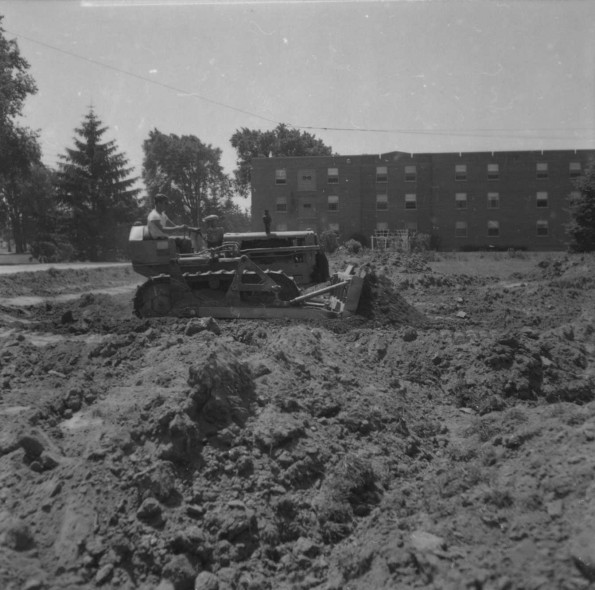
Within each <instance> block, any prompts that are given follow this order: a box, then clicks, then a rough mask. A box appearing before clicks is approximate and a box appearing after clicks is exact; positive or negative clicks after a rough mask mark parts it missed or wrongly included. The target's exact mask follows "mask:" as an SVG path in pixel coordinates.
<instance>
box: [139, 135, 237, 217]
mask: <svg viewBox="0 0 595 590" xmlns="http://www.w3.org/2000/svg"><path fill="white" fill-rule="evenodd" d="M143 149H144V152H145V157H144V160H143V179H144V181H145V184H146V186H147V191H148V193H149V196H150V197H154V196H155V195H156V194H157V193H164V194H166V195H167V196H168V197H169V199H170V212H171V214H172V215H174V216H175V217H177V218H178V219H179V220H180V221H186V222H188V223H189V224H190V225H193V226H198V225H200V222H201V221H202V219H204V217H205V216H206V215H209V214H219V213H221V212H222V210H223V209H225V202H226V200H228V199H229V197H230V196H231V183H230V181H229V178H228V177H227V175H226V174H225V173H224V171H223V168H222V166H221V163H220V160H221V150H220V149H219V148H215V147H213V146H211V145H207V144H204V143H203V142H202V141H201V140H200V139H199V138H198V137H196V136H194V135H182V136H178V135H175V134H173V133H172V134H169V135H166V134H164V133H161V132H160V131H158V130H157V129H154V130H153V131H151V132H150V134H149V138H148V139H147V140H145V142H144V144H143Z"/></svg>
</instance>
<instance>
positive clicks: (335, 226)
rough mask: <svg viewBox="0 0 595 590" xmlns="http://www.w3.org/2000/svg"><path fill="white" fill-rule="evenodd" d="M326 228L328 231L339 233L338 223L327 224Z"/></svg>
mask: <svg viewBox="0 0 595 590" xmlns="http://www.w3.org/2000/svg"><path fill="white" fill-rule="evenodd" d="M328 228H329V230H330V231H334V232H337V233H339V224H338V223H329V224H328Z"/></svg>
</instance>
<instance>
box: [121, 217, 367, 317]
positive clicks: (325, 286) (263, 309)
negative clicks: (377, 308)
mask: <svg viewBox="0 0 595 590" xmlns="http://www.w3.org/2000/svg"><path fill="white" fill-rule="evenodd" d="M129 249H130V256H131V260H132V267H133V269H134V270H135V271H136V272H137V273H139V274H141V275H143V276H145V277H147V278H148V280H147V281H146V282H145V283H144V284H142V285H141V286H140V287H139V288H138V289H137V292H136V295H135V297H134V312H135V313H136V315H137V316H139V317H159V316H182V317H186V316H194V317H206V316H210V317H216V318H255V319H256V318H315V317H339V316H342V315H349V314H353V313H355V311H356V309H357V306H358V302H359V297H360V293H361V289H362V285H363V280H364V275H363V273H362V272H356V270H355V269H354V268H353V267H348V268H347V269H346V270H345V272H342V273H337V274H335V275H333V276H332V277H329V272H328V260H327V258H326V256H325V255H324V253H323V252H322V250H321V249H320V246H319V245H318V240H317V237H316V234H315V233H314V232H311V231H302V232H277V233H271V234H265V233H244V234H225V236H224V241H223V245H222V246H220V247H218V248H211V249H207V250H202V251H200V252H193V253H191V254H180V253H179V252H177V250H176V243H175V240H174V239H172V238H168V239H164V240H152V239H149V238H148V236H147V232H146V228H145V227H143V226H140V225H138V226H134V227H132V229H131V231H130V236H129ZM329 279H330V280H329ZM325 282H326V283H325Z"/></svg>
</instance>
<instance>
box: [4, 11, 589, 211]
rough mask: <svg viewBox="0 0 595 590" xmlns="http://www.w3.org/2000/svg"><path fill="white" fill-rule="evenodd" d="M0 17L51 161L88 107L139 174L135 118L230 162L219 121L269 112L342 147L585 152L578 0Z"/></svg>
mask: <svg viewBox="0 0 595 590" xmlns="http://www.w3.org/2000/svg"><path fill="white" fill-rule="evenodd" d="M0 15H2V16H4V19H3V21H2V27H3V28H4V31H5V36H6V37H7V38H8V39H16V41H17V43H18V45H19V49H20V51H21V54H22V56H23V57H24V58H25V59H27V61H28V62H29V64H30V66H31V67H30V70H29V73H30V74H31V75H32V76H33V78H34V79H35V81H36V83H37V86H38V93H37V94H36V95H34V96H32V97H29V98H28V99H27V101H26V103H25V108H24V110H23V118H22V121H21V122H22V124H24V125H26V126H28V127H30V128H32V129H36V130H39V133H40V143H41V146H42V151H43V161H44V162H45V163H46V164H48V165H49V166H52V167H54V166H56V163H57V162H58V161H59V155H60V154H64V153H65V151H66V149H67V148H72V147H74V137H75V135H76V133H75V129H76V128H77V127H80V125H81V123H82V122H83V120H84V117H85V115H86V114H87V113H88V112H89V109H90V107H92V108H93V109H94V111H95V114H96V115H97V117H98V118H99V119H100V120H101V121H102V123H103V124H104V125H105V126H107V127H108V130H107V131H106V134H105V135H104V138H105V139H106V140H114V141H115V142H116V145H117V147H118V150H119V151H120V152H122V153H124V154H125V155H126V157H128V159H129V160H130V165H131V166H132V167H133V168H134V175H136V176H139V177H140V176H141V172H142V159H143V150H142V145H143V142H144V141H145V140H146V139H147V138H148V136H149V132H150V131H151V130H153V129H157V130H159V131H160V132H161V133H165V134H170V133H173V134H176V135H195V136H197V137H198V138H199V139H200V140H201V141H202V142H203V143H205V144H210V145H212V146H213V147H217V148H220V149H221V150H222V159H221V162H222V164H223V166H224V168H225V170H226V172H228V173H230V174H231V173H232V171H233V169H234V168H235V167H236V152H235V150H234V149H233V148H232V147H231V144H230V138H231V136H232V135H233V134H234V133H235V132H236V131H237V130H240V129H242V128H248V129H257V130H262V131H265V130H270V129H274V128H275V127H276V126H277V125H278V124H279V123H285V124H287V125H289V126H293V127H297V128H299V129H301V130H302V131H307V132H308V133H311V134H313V135H315V136H316V137H317V138H320V139H322V140H323V141H324V143H325V144H326V145H328V146H330V147H331V148H332V149H333V151H334V152H335V153H339V154H342V155H347V154H350V155H355V154H379V153H384V152H390V151H396V150H398V151H404V152H417V153H419V152H444V151H446V152H464V151H500V150H541V149H544V150H549V149H595V2H592V1H591V0H533V1H531V0H507V1H499V0H475V1H474V0H448V1H444V0H434V1H433V0H417V1H416V0H409V1H403V0H395V1H390V0H384V1H381V2H376V1H364V0H361V1H352V2H341V1H336V0H329V1H324V0H323V1H303V2H299V1H288V0H277V1H268V2H258V1H250V0H248V1H243V2H242V1H235V2H227V1H225V0H220V1H218V2H213V1H206V0H0ZM141 186H142V185H141ZM239 203H240V204H241V205H245V206H248V205H249V201H244V200H243V199H241V200H240V201H239Z"/></svg>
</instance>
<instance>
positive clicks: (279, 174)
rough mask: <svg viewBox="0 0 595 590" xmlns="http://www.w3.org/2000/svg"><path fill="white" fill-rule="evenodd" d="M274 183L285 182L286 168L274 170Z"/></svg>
mask: <svg viewBox="0 0 595 590" xmlns="http://www.w3.org/2000/svg"><path fill="white" fill-rule="evenodd" d="M275 184H287V170H285V168H279V169H278V170H275Z"/></svg>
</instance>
